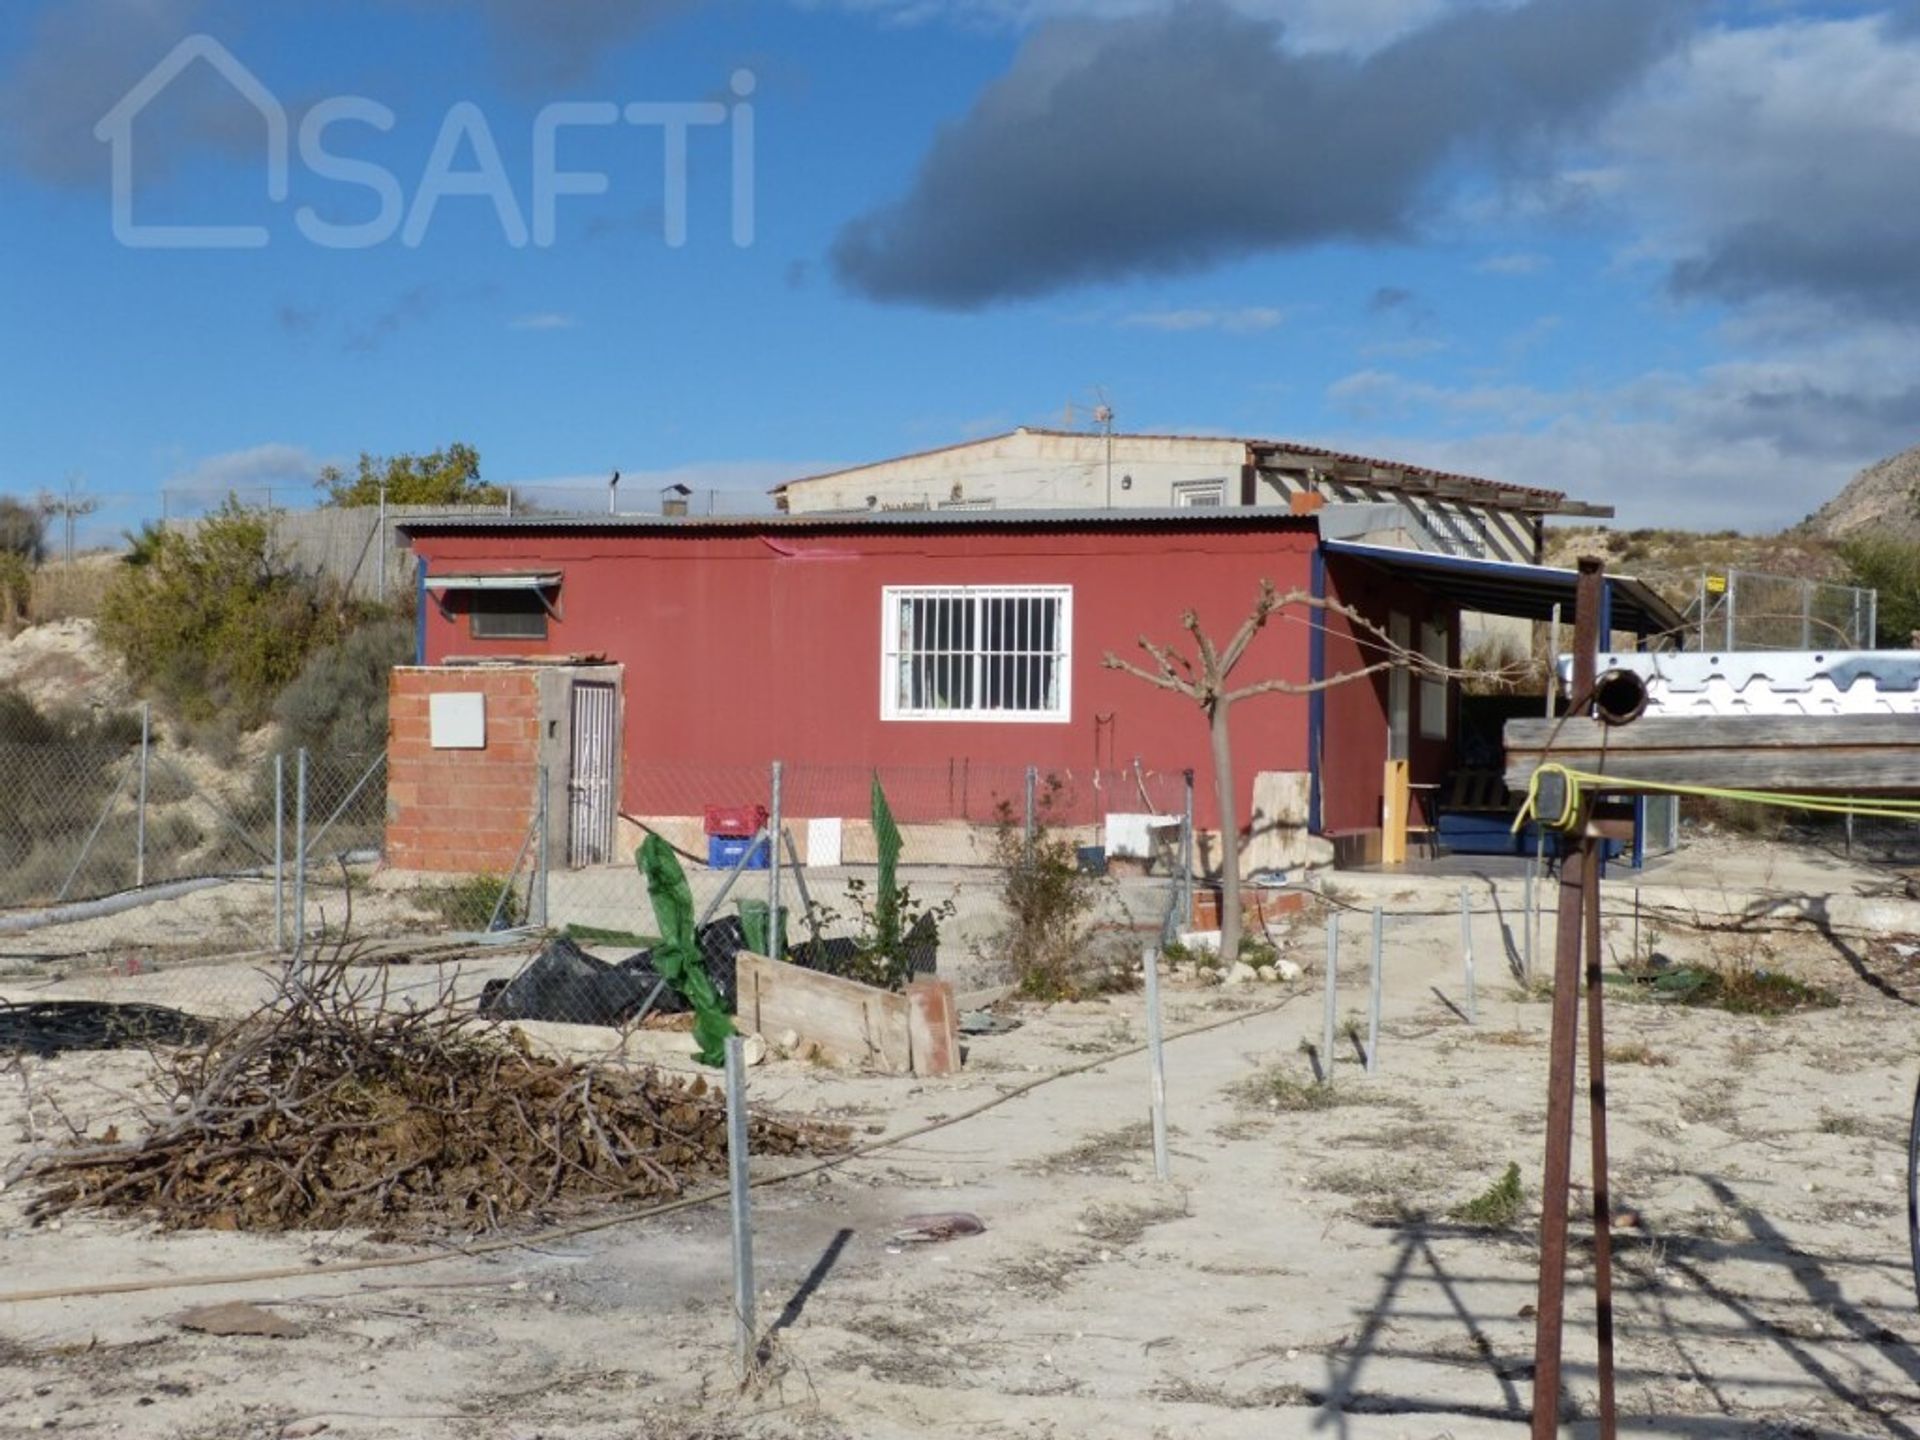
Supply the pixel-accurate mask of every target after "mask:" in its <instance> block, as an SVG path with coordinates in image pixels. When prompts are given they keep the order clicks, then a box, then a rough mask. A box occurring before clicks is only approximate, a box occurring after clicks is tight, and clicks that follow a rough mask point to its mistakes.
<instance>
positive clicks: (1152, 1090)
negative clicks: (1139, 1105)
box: [1146, 945, 1171, 1184]
mask: <svg viewBox="0 0 1920 1440" xmlns="http://www.w3.org/2000/svg"><path fill="white" fill-rule="evenodd" d="M1146 978H1147V1060H1148V1069H1149V1075H1148V1087H1149V1088H1148V1097H1149V1098H1148V1106H1149V1113H1150V1114H1151V1116H1152V1120H1153V1173H1154V1175H1155V1177H1156V1178H1158V1179H1159V1180H1160V1181H1161V1183H1162V1184H1164V1183H1165V1182H1166V1181H1167V1180H1168V1179H1169V1178H1170V1175H1171V1172H1170V1171H1169V1169H1168V1166H1167V1064H1166V1052H1165V1050H1164V1048H1163V1047H1162V1045H1161V1038H1160V952H1159V950H1158V948H1157V947H1155V946H1152V945H1149V946H1147V947H1146Z"/></svg>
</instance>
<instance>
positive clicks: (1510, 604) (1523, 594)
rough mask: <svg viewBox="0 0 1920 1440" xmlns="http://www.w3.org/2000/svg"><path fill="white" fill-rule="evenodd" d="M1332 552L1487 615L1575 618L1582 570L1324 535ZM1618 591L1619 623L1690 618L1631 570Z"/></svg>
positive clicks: (1652, 625)
mask: <svg viewBox="0 0 1920 1440" xmlns="http://www.w3.org/2000/svg"><path fill="white" fill-rule="evenodd" d="M1320 548H1321V549H1322V550H1324V551H1325V552H1326V553H1327V554H1329V555H1344V556H1348V557H1350V558H1352V559H1355V560H1364V561H1366V562H1367V563H1369V564H1372V565H1378V566H1380V567H1382V568H1383V569H1387V570H1392V571H1394V572H1396V573H1399V574H1404V575H1411V576H1414V577H1416V578H1417V579H1418V580H1419V581H1420V583H1421V584H1423V585H1425V586H1426V587H1427V588H1428V589H1430V590H1433V591H1436V592H1437V593H1439V594H1442V595H1445V596H1447V597H1448V598H1449V599H1451V600H1453V601H1454V602H1455V603H1456V604H1458V605H1459V606H1461V607H1462V608H1463V609H1466V610H1477V611H1479V612H1480V613H1481V614H1483V615H1517V616H1520V617H1522V618H1524V619H1529V620H1546V619H1550V618H1551V617H1552V615H1553V611H1554V607H1555V606H1559V607H1560V613H1561V615H1562V616H1563V617H1564V618H1565V619H1566V620H1567V622H1568V623H1569V624H1571V623H1572V620H1573V601H1574V589H1575V586H1576V583H1577V582H1578V580H1579V578H1580V572H1579V571H1577V570H1562V569H1558V568H1556V567H1554V566H1550V565H1516V564H1514V563H1513V562H1511V561H1506V560H1476V559H1472V558H1469V557H1467V556H1462V555H1434V554H1430V553H1428V552H1426V551H1423V550H1398V549H1395V548H1393V547H1392V546H1389V545H1367V544H1364V543H1361V542H1359V541H1353V540H1324V541H1322V542H1321V545H1320ZM1607 583H1608V584H1609V585H1610V586H1611V587H1612V594H1613V628H1614V629H1616V630H1631V631H1634V632H1635V633H1636V634H1641V635H1667V634H1671V633H1673V632H1675V631H1678V630H1680V629H1682V628H1684V626H1685V624H1686V620H1685V618H1684V617H1683V616H1682V615H1681V614H1680V612H1679V611H1678V610H1676V609H1674V608H1673V606H1671V605H1669V604H1668V603H1667V602H1666V601H1665V600H1663V599H1661V598H1660V595H1659V594H1658V592H1656V591H1655V590H1654V589H1653V588H1652V587H1651V586H1650V585H1648V584H1647V583H1646V582H1645V581H1642V580H1636V579H1634V578H1633V577H1632V576H1631V575H1609V576H1607Z"/></svg>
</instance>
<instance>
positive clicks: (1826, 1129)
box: [1820, 1110, 1873, 1137]
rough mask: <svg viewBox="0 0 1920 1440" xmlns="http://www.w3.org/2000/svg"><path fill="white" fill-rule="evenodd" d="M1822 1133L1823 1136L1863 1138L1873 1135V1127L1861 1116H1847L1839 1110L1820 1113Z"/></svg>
mask: <svg viewBox="0 0 1920 1440" xmlns="http://www.w3.org/2000/svg"><path fill="white" fill-rule="evenodd" d="M1820 1133H1821V1134H1822V1135H1847V1136H1854V1137H1858V1136H1862V1135H1871V1134H1872V1133H1873V1125H1872V1123H1871V1122H1870V1121H1868V1120H1867V1119H1866V1117H1864V1116H1861V1115H1845V1114H1842V1113H1841V1112H1840V1111H1838V1110H1822V1111H1821V1112H1820Z"/></svg>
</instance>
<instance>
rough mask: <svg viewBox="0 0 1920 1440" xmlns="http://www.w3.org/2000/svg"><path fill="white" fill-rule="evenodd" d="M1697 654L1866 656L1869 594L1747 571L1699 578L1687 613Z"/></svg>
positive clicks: (1871, 612)
mask: <svg viewBox="0 0 1920 1440" xmlns="http://www.w3.org/2000/svg"><path fill="white" fill-rule="evenodd" d="M1689 611H1690V618H1691V619H1692V620H1693V621H1694V629H1695V633H1694V634H1693V635H1692V636H1691V637H1689V642H1690V643H1691V644H1693V646H1694V648H1695V649H1699V650H1870V649H1872V648H1874V645H1875V630H1876V624H1877V619H1878V616H1877V596H1876V592H1874V591H1872V590H1867V589H1862V588H1860V587H1858V586H1854V585H1841V584H1838V583H1835V582H1833V581H1828V580H1808V579H1803V578H1801V577H1799V576H1793V575H1763V574H1761V573H1759V572H1758V571H1753V570H1728V571H1725V572H1715V573H1708V572H1702V574H1701V577H1700V582H1699V588H1698V592H1697V594H1696V596H1695V598H1694V600H1693V603H1692V604H1691V606H1690V607H1689Z"/></svg>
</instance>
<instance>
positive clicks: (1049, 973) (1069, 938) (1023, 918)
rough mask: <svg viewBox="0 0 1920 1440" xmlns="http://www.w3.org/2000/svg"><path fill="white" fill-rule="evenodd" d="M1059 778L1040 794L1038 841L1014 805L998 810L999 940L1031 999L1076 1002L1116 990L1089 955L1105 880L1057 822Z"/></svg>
mask: <svg viewBox="0 0 1920 1440" xmlns="http://www.w3.org/2000/svg"><path fill="white" fill-rule="evenodd" d="M1059 793H1060V781H1059V780H1058V778H1056V777H1054V776H1048V777H1047V783H1046V785H1045V787H1044V788H1043V789H1042V790H1041V792H1040V794H1039V795H1038V796H1037V797H1036V803H1035V807H1034V809H1035V814H1034V827H1033V838H1032V840H1031V842H1029V841H1028V838H1027V832H1026V824H1025V821H1024V818H1023V817H1022V816H1020V815H1017V814H1015V813H1014V809H1013V805H1012V803H1011V802H1010V801H1006V800H1003V801H1001V802H1000V807H999V825H998V828H997V829H996V830H995V832H994V837H993V863H994V868H995V869H996V870H997V871H998V872H999V877H1000V885H999V888H1000V903H1001V904H1002V905H1004V906H1005V907H1006V909H1007V916H1008V919H1007V924H1006V926H1005V928H1004V929H1002V930H1001V932H1000V933H999V934H998V935H997V936H996V937H995V940H996V943H997V945H998V947H999V948H1000V950H1001V951H1002V952H1003V953H1004V954H1005V956H1006V958H1007V959H1008V960H1009V961H1010V962H1011V964H1012V966H1013V975H1014V984H1015V986H1016V987H1017V988H1018V990H1019V992H1020V993H1021V994H1022V995H1024V996H1026V997H1027V998H1028V999H1030V1000H1070V999H1073V998H1074V997H1076V996H1079V995H1085V994H1089V993H1092V992H1094V991H1098V990H1107V989H1111V988H1113V986H1112V976H1111V974H1110V973H1109V967H1107V966H1104V965H1102V964H1100V963H1099V959H1098V957H1097V956H1095V955H1094V954H1092V953H1091V952H1090V945H1091V941H1092V939H1093V927H1092V924H1091V921H1092V916H1093V911H1094V907H1095V906H1096V905H1098V904H1099V900H1100V888H1101V882H1100V880H1099V878H1098V877H1097V876H1094V875H1089V874H1087V873H1086V872H1085V871H1084V870H1082V869H1081V868H1080V854H1079V850H1078V847H1076V846H1075V845H1074V843H1073V838H1072V837H1071V836H1070V835H1062V834H1060V833H1059V832H1058V831H1057V830H1056V829H1054V827H1053V825H1052V823H1051V822H1052V819H1053V814H1054V807H1055V804H1056V801H1057V800H1058V797H1059Z"/></svg>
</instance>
